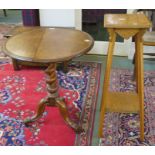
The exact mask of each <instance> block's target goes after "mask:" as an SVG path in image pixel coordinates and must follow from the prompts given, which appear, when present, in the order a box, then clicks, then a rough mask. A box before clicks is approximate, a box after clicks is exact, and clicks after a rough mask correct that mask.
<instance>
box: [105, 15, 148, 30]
mask: <svg viewBox="0 0 155 155" xmlns="http://www.w3.org/2000/svg"><path fill="white" fill-rule="evenodd" d="M150 26H151V22H150V21H149V19H148V18H147V17H146V16H145V15H144V14H106V15H105V16H104V27H106V28H149V27H150Z"/></svg>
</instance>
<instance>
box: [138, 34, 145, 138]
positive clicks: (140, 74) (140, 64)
mask: <svg viewBox="0 0 155 155" xmlns="http://www.w3.org/2000/svg"><path fill="white" fill-rule="evenodd" d="M141 33H142V32H139V33H138V34H137V36H136V44H137V50H138V52H137V54H138V55H137V59H138V95H139V101H140V139H141V141H144V70H143V42H142V34H141Z"/></svg>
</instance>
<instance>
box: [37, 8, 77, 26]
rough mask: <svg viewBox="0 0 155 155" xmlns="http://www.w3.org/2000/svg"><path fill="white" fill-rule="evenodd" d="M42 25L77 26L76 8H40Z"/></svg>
mask: <svg viewBox="0 0 155 155" xmlns="http://www.w3.org/2000/svg"><path fill="white" fill-rule="evenodd" d="M39 15H40V25H41V26H58V27H75V10H74V9H40V10H39Z"/></svg>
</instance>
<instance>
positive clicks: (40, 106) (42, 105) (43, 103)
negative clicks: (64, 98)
mask: <svg viewBox="0 0 155 155" xmlns="http://www.w3.org/2000/svg"><path fill="white" fill-rule="evenodd" d="M46 103H47V101H46V100H45V99H42V100H41V101H40V102H39V104H38V107H37V111H36V114H35V115H34V116H33V117H32V118H30V119H26V120H24V123H25V125H26V126H28V125H29V123H32V122H34V121H36V120H37V119H39V118H40V117H41V116H42V114H43V112H44V110H45V107H46Z"/></svg>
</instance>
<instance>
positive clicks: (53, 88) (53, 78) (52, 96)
mask: <svg viewBox="0 0 155 155" xmlns="http://www.w3.org/2000/svg"><path fill="white" fill-rule="evenodd" d="M45 73H46V75H47V79H46V84H47V91H48V95H47V97H46V98H44V99H42V100H41V101H40V103H39V105H38V107H37V111H36V114H35V115H34V116H33V117H32V118H31V119H27V120H25V121H24V123H25V125H29V123H32V122H34V121H36V120H37V119H39V118H40V117H41V116H42V114H43V112H44V111H45V107H46V106H57V107H58V108H59V110H60V113H61V115H62V117H63V119H64V120H65V122H66V123H67V124H68V125H69V126H70V127H71V128H73V129H74V131H75V132H77V133H80V132H82V131H83V129H82V127H81V126H80V125H78V124H76V123H75V122H73V121H72V120H71V119H70V118H69V113H68V109H67V106H66V103H65V101H64V99H62V98H60V97H59V96H58V85H57V75H56V63H52V64H50V65H49V67H48V68H47V69H46V70H45Z"/></svg>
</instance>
